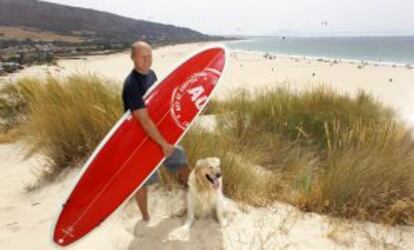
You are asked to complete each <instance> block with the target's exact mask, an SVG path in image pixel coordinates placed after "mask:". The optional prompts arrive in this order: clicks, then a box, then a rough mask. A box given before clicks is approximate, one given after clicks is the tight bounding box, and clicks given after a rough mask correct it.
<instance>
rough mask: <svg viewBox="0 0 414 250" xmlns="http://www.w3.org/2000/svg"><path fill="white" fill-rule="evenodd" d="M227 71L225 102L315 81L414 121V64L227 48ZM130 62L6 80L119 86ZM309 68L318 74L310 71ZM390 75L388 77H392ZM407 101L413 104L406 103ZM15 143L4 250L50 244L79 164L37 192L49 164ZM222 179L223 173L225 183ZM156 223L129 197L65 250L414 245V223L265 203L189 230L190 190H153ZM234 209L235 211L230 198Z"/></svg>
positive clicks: (40, 69) (9, 153)
mask: <svg viewBox="0 0 414 250" xmlns="http://www.w3.org/2000/svg"><path fill="white" fill-rule="evenodd" d="M205 45H206V44H203V43H196V44H185V45H176V46H167V47H162V48H159V49H156V50H155V51H154V64H153V69H154V70H155V72H156V73H157V75H158V78H159V79H162V78H163V77H164V76H165V75H166V74H167V73H168V72H170V71H171V70H172V69H173V68H174V67H175V66H176V65H177V62H181V61H182V60H183V59H184V58H186V57H187V56H188V53H191V52H192V51H194V50H198V49H200V48H202V47H203V46H205ZM229 52H230V54H229V60H228V65H227V70H226V72H225V74H224V76H223V79H222V80H221V83H220V85H219V89H217V91H216V92H215V94H214V97H215V98H226V97H227V96H229V95H231V93H232V92H233V91H235V90H236V89H238V88H247V89H249V90H255V89H262V88H265V87H276V86H284V85H286V84H289V86H291V87H292V88H295V89H298V90H303V89H306V88H309V87H312V86H317V85H319V84H326V85H328V86H332V87H334V88H336V89H338V90H339V91H344V92H346V93H350V94H354V93H356V91H358V89H364V90H366V91H368V92H370V93H372V94H374V95H375V96H376V97H378V98H379V99H380V100H382V101H383V103H384V104H386V105H388V106H391V107H393V108H395V109H396V110H397V111H398V112H399V113H400V114H401V117H402V118H403V119H404V120H405V121H407V122H408V123H409V124H410V123H414V116H413V114H414V106H413V104H412V100H413V99H414V70H409V69H406V68H403V67H396V68H393V67H390V66H374V65H366V66H365V67H363V68H362V69H358V67H357V66H358V64H352V63H347V62H340V63H336V64H332V62H319V61H316V60H310V59H303V58H302V59H297V58H296V59H295V58H289V57H286V56H285V57H282V56H277V58H276V59H274V60H269V59H265V58H264V57H263V54H261V53H247V52H237V51H229ZM131 68H132V64H131V62H130V60H129V56H128V52H125V53H117V54H112V55H102V56H88V57H84V59H78V60H68V59H65V60H59V61H58V66H34V67H30V68H27V69H25V70H23V71H21V72H19V73H17V74H13V75H9V76H7V77H3V79H16V78H19V77H23V76H42V75H43V76H45V75H47V72H49V73H51V74H58V75H67V74H70V73H75V72H77V73H91V74H97V75H99V76H103V77H105V78H107V79H110V80H113V81H114V82H116V83H118V84H122V81H123V80H124V78H125V76H126V75H127V74H128V73H129V71H130V70H131ZM313 73H315V75H314V76H313ZM390 78H392V82H390V80H389V79H390ZM410 101H411V103H410ZM24 153H25V149H24V147H23V145H21V144H20V143H19V142H16V143H11V144H1V145H0V169H1V170H2V174H1V175H0V249H13V250H15V249H54V248H55V246H54V245H53V244H52V243H51V241H50V238H51V231H52V227H53V225H54V222H55V219H56V216H57V213H58V211H59V209H60V206H61V204H62V202H63V199H64V198H65V197H63V194H65V193H66V189H67V188H68V186H70V185H71V183H72V182H73V180H74V179H75V177H76V176H77V174H78V173H79V171H80V169H72V170H67V171H66V172H65V173H63V174H62V175H61V176H59V178H58V179H57V180H56V181H54V182H53V183H44V184H42V185H41V186H40V187H39V188H37V189H36V190H34V191H30V192H28V191H27V190H26V189H25V187H30V186H31V185H32V183H36V176H37V175H36V172H37V171H38V169H39V168H41V167H42V165H43V164H45V159H43V158H42V156H41V155H34V156H31V157H29V158H27V159H25V158H24ZM224 181H225V179H224ZM149 193H150V194H149V208H150V211H151V216H152V221H151V222H150V223H149V224H148V225H146V224H145V223H143V221H142V220H141V217H140V214H139V212H138V209H137V207H136V204H135V202H134V201H133V200H132V201H130V202H128V203H127V204H125V205H124V206H122V207H121V208H120V209H118V210H117V211H116V212H115V213H114V214H113V215H112V216H111V217H110V218H109V219H108V220H107V221H105V222H104V223H103V224H101V226H99V227H98V228H97V229H96V230H94V231H93V232H92V233H90V234H89V235H88V236H87V237H85V238H84V239H82V240H80V241H79V242H78V243H76V244H74V245H73V246H70V247H68V248H67V249H130V250H132V249H414V229H413V228H412V227H402V226H398V227H385V226H381V225H377V224H373V223H367V222H363V223H362V222H354V221H349V220H343V219H334V218H330V217H327V216H321V215H317V214H313V213H306V214H305V213H302V212H300V211H298V210H297V209H295V208H294V207H291V206H289V205H286V204H281V203H276V204H274V205H272V206H269V207H265V208H254V207H251V206H247V205H244V206H243V208H244V209H242V210H243V211H240V212H239V213H234V214H233V215H232V217H231V219H230V224H229V225H228V226H227V227H225V228H220V227H219V225H218V224H217V223H216V222H215V221H214V220H213V219H211V218H207V219H203V220H198V221H196V222H195V224H194V226H193V228H192V229H191V231H190V232H187V231H185V230H182V228H180V226H181V224H182V222H183V220H184V218H183V217H179V216H177V215H178V214H180V213H181V211H182V210H183V209H184V195H185V193H184V191H183V190H181V189H177V190H174V191H167V190H165V189H164V188H163V187H160V186H158V185H154V186H152V187H151V188H150V190H149ZM228 202H229V204H230V205H229V206H231V207H234V206H235V204H234V202H232V201H228Z"/></svg>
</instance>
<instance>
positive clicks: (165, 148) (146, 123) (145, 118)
mask: <svg viewBox="0 0 414 250" xmlns="http://www.w3.org/2000/svg"><path fill="white" fill-rule="evenodd" d="M132 116H133V117H135V119H137V120H138V121H139V122H140V123H141V125H142V127H143V128H144V130H145V132H146V133H147V134H148V135H149V136H150V137H151V138H152V139H153V140H154V141H156V142H157V143H158V144H159V145H160V146H161V148H162V152H163V153H164V155H165V157H168V156H171V155H172V153H173V152H174V146H173V145H171V144H169V143H168V142H167V141H166V140H165V139H164V137H163V136H162V135H161V133H160V132H159V131H158V129H157V127H156V126H155V124H154V122H153V121H152V120H151V118H150V117H149V115H148V111H147V109H146V108H141V109H137V110H135V111H133V112H132Z"/></svg>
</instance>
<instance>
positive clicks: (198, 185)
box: [184, 157, 227, 228]
mask: <svg viewBox="0 0 414 250" xmlns="http://www.w3.org/2000/svg"><path fill="white" fill-rule="evenodd" d="M223 209H224V196H223V192H222V176H221V169H220V159H219V158H216V157H209V158H205V159H200V160H198V161H197V163H196V166H195V168H194V169H193V170H192V171H191V173H190V176H189V178H188V192H187V220H186V222H185V225H184V226H185V227H187V228H190V227H191V224H192V223H193V221H194V217H195V218H201V217H204V216H206V215H208V214H211V213H213V212H214V214H215V216H216V219H217V221H218V222H219V223H220V225H221V226H226V225H227V221H226V220H225V219H224V217H223Z"/></svg>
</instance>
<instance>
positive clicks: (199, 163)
mask: <svg viewBox="0 0 414 250" xmlns="http://www.w3.org/2000/svg"><path fill="white" fill-rule="evenodd" d="M206 163H207V162H206V159H200V160H197V162H196V167H201V166H203V165H206Z"/></svg>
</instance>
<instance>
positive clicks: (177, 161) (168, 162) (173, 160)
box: [143, 145, 187, 187]
mask: <svg viewBox="0 0 414 250" xmlns="http://www.w3.org/2000/svg"><path fill="white" fill-rule="evenodd" d="M162 165H163V166H164V167H165V168H166V169H167V170H168V171H170V172H172V173H175V172H177V171H178V169H180V168H182V167H184V166H185V165H187V157H186V155H185V151H184V148H183V147H181V146H179V145H177V146H176V147H175V150H174V152H173V154H172V155H171V156H169V157H167V158H165V160H164V162H163V163H162ZM159 181H160V177H159V173H158V169H157V170H156V171H155V172H154V173H153V174H152V175H151V176H150V177H149V178H148V179H147V181H146V182H145V183H144V185H143V187H146V186H148V185H151V184H154V183H156V182H159Z"/></svg>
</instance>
